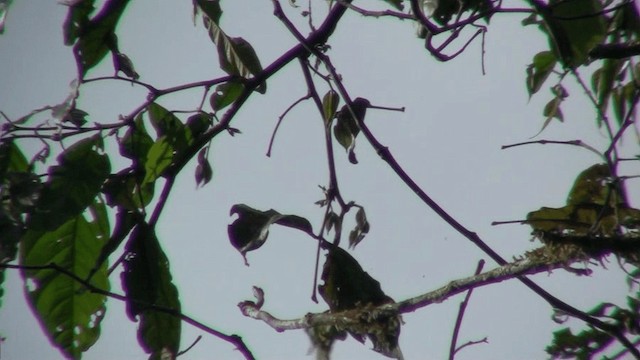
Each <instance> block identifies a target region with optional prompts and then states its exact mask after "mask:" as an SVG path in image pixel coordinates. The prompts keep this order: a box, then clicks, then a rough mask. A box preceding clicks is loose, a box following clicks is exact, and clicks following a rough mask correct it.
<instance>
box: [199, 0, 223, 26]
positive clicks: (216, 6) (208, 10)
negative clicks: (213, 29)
mask: <svg viewBox="0 0 640 360" xmlns="http://www.w3.org/2000/svg"><path fill="white" fill-rule="evenodd" d="M198 9H200V10H202V12H204V13H205V15H206V16H207V17H208V18H209V19H211V20H212V21H213V22H214V23H216V24H219V23H220V17H221V16H222V8H221V7H220V0H193V10H194V13H197V11H198Z"/></svg>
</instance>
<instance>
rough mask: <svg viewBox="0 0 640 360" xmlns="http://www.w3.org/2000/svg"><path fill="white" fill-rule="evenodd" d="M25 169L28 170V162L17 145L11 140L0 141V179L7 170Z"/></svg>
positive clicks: (23, 170)
mask: <svg viewBox="0 0 640 360" xmlns="http://www.w3.org/2000/svg"><path fill="white" fill-rule="evenodd" d="M25 171H29V163H28V162H27V158H25V157H24V155H23V154H22V151H20V148H19V147H18V145H16V143H15V142H14V141H12V140H7V141H5V140H3V141H2V142H0V181H1V180H2V179H4V178H5V175H6V174H7V172H25Z"/></svg>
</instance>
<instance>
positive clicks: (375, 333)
mask: <svg viewBox="0 0 640 360" xmlns="http://www.w3.org/2000/svg"><path fill="white" fill-rule="evenodd" d="M322 281H323V282H324V283H323V284H321V285H320V286H318V291H319V292H320V295H321V296H322V298H323V299H324V301H325V302H326V303H327V304H328V305H329V309H331V311H332V312H339V311H344V310H351V309H356V308H367V307H370V306H377V305H382V304H387V303H392V302H393V299H391V298H390V297H389V296H387V295H386V294H385V293H384V292H383V291H382V289H381V288H380V283H379V282H378V281H377V280H375V279H374V278H372V277H371V276H370V275H369V274H368V273H366V272H365V271H364V270H363V269H362V267H361V266H360V264H358V261H357V260H356V259H354V258H353V257H352V256H351V255H349V253H347V252H346V251H345V250H342V249H341V248H339V247H336V246H332V247H331V248H330V249H329V253H328V254H327V259H326V261H325V264H324V267H323V270H322ZM370 315H371V316H370V317H369V318H368V319H366V320H361V321H363V322H364V323H363V324H362V326H354V327H349V328H347V329H344V330H347V331H349V333H350V334H351V335H352V336H353V337H354V338H356V339H357V340H359V341H361V342H363V341H364V338H363V336H367V337H369V339H370V340H371V342H372V343H373V345H374V350H375V351H377V352H380V353H382V354H384V355H386V356H389V357H393V358H398V359H401V358H402V352H401V351H400V347H399V346H398V338H399V336H400V324H401V319H400V317H399V316H398V315H397V314H390V313H384V314H383V313H375V311H373V312H372V313H371V314H370Z"/></svg>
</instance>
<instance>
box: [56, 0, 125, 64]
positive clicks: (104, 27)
mask: <svg viewBox="0 0 640 360" xmlns="http://www.w3.org/2000/svg"><path fill="white" fill-rule="evenodd" d="M92 4H93V3H91V7H93V5H92ZM128 4H129V0H108V1H107V2H106V3H105V4H104V5H103V6H102V9H100V12H99V13H98V14H97V15H96V16H95V17H94V18H93V19H91V20H89V21H88V22H87V21H86V16H87V15H88V13H86V11H87V10H88V7H86V8H85V6H86V4H83V5H84V6H83V8H82V10H79V14H78V15H77V16H76V15H75V14H73V11H74V10H73V9H71V10H70V11H71V12H72V13H71V14H70V18H71V22H73V21H74V20H75V19H74V18H75V17H78V18H79V19H80V22H79V24H77V25H75V24H71V25H69V26H70V28H69V31H68V37H67V39H66V41H72V40H73V39H74V38H76V37H77V38H78V41H77V43H76V45H75V46H74V48H73V50H74V54H75V56H76V63H77V65H78V70H79V71H78V72H79V73H80V76H81V77H84V75H86V73H87V71H89V70H90V69H91V68H93V67H94V66H96V65H98V64H99V63H100V61H102V59H104V57H105V55H107V53H108V52H109V51H110V50H113V51H117V44H116V43H117V39H116V35H115V29H116V26H117V24H118V20H120V17H121V16H122V14H123V13H124V10H125V8H126V7H127V5H128Z"/></svg>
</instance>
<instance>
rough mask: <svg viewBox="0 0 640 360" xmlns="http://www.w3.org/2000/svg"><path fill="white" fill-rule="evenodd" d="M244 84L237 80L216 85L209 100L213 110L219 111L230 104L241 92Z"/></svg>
mask: <svg viewBox="0 0 640 360" xmlns="http://www.w3.org/2000/svg"><path fill="white" fill-rule="evenodd" d="M242 90H244V85H242V84H240V83H237V82H227V83H224V84H220V85H218V86H216V90H215V91H214V92H213V94H211V98H210V99H209V102H210V103H211V108H212V109H213V111H219V110H222V109H224V108H225V107H227V106H229V105H230V104H232V103H233V102H234V101H236V99H237V98H238V97H239V96H240V94H242Z"/></svg>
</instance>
